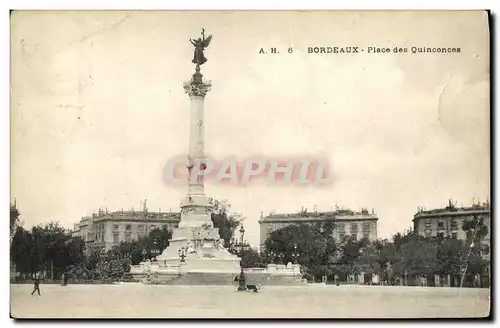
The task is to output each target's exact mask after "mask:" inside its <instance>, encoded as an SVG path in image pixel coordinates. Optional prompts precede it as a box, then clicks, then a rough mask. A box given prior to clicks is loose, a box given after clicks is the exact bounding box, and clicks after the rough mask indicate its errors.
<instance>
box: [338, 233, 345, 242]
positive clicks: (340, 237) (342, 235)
mask: <svg viewBox="0 0 500 328" xmlns="http://www.w3.org/2000/svg"><path fill="white" fill-rule="evenodd" d="M344 238H345V232H343V231H341V232H339V239H340V240H344Z"/></svg>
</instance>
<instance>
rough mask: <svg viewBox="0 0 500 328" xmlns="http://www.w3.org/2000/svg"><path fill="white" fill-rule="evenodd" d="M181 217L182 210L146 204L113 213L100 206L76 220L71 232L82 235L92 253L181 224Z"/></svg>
mask: <svg viewBox="0 0 500 328" xmlns="http://www.w3.org/2000/svg"><path fill="white" fill-rule="evenodd" d="M179 221H180V213H168V212H167V213H161V212H149V211H147V208H145V209H144V210H143V211H133V210H132V211H118V212H111V213H108V212H107V211H103V210H99V211H98V212H97V213H93V214H92V216H89V217H83V218H82V219H81V220H80V222H78V223H75V225H74V229H73V231H72V235H73V236H74V237H77V236H78V237H82V238H83V240H84V241H85V246H86V253H87V254H89V253H90V252H91V251H92V250H93V249H104V250H106V251H107V250H110V249H111V248H112V247H113V246H116V245H119V244H120V243H121V242H122V241H126V242H127V241H132V240H137V239H138V238H139V237H142V236H146V235H147V234H148V233H149V232H150V231H151V230H154V229H162V228H166V229H168V230H172V229H174V228H177V227H178V226H179Z"/></svg>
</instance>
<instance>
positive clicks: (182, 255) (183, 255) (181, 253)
mask: <svg viewBox="0 0 500 328" xmlns="http://www.w3.org/2000/svg"><path fill="white" fill-rule="evenodd" d="M187 250H188V248H187V247H186V246H182V247H181V248H179V251H178V252H179V257H180V259H181V263H186V256H187Z"/></svg>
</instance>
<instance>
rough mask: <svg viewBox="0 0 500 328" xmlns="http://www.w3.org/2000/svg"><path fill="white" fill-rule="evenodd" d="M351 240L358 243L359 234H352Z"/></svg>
mask: <svg viewBox="0 0 500 328" xmlns="http://www.w3.org/2000/svg"><path fill="white" fill-rule="evenodd" d="M351 238H352V240H354V241H357V240H358V234H357V233H352V234H351Z"/></svg>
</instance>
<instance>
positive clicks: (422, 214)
mask: <svg viewBox="0 0 500 328" xmlns="http://www.w3.org/2000/svg"><path fill="white" fill-rule="evenodd" d="M490 212H491V208H490V204H489V203H486V204H483V205H479V204H476V205H472V206H469V207H456V206H453V205H451V204H450V205H449V206H446V207H444V208H437V209H432V210H423V209H422V208H421V209H419V211H418V212H417V213H415V215H414V216H413V221H415V220H417V219H421V218H429V219H430V218H440V217H444V216H465V215H474V214H490Z"/></svg>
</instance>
